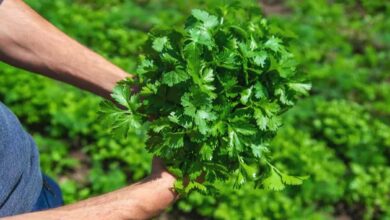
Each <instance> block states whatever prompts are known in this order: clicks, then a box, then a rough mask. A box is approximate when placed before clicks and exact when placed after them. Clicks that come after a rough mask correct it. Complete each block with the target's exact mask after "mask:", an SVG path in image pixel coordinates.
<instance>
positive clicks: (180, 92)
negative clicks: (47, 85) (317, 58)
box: [106, 6, 310, 194]
mask: <svg viewBox="0 0 390 220" xmlns="http://www.w3.org/2000/svg"><path fill="white" fill-rule="evenodd" d="M235 7H238V6H235ZM235 7H230V8H226V11H225V12H224V13H226V15H225V16H224V18H222V17H218V16H216V15H215V14H213V13H209V12H206V11H203V10H198V9H195V10H193V11H192V14H191V16H190V17H189V18H188V20H187V22H186V25H185V27H184V28H181V29H178V30H166V29H165V30H164V31H161V32H158V31H156V32H155V33H152V34H150V36H151V40H150V41H149V42H148V45H147V47H146V52H147V54H146V55H145V57H142V60H141V62H140V65H139V67H138V77H137V78H136V81H134V82H129V83H128V84H125V86H123V84H122V87H121V88H117V89H115V90H114V92H113V99H114V100H115V101H116V102H117V103H118V104H119V105H121V106H124V107H125V109H124V110H121V109H119V108H112V109H111V110H110V111H107V112H106V113H107V115H109V116H110V118H111V119H112V120H113V123H112V127H113V128H115V129H118V128H124V130H129V129H130V127H129V125H131V126H132V128H133V127H134V126H137V127H139V128H141V126H143V127H145V129H146V130H145V133H147V135H148V136H147V144H148V146H147V148H148V150H149V151H150V152H152V153H156V154H158V156H159V157H161V158H162V159H164V160H165V162H166V163H167V166H168V168H169V170H171V171H172V172H174V173H175V175H176V176H177V177H178V179H179V181H178V182H177V183H176V190H177V191H178V192H179V193H184V194H185V193H189V192H191V191H193V190H196V191H199V192H202V193H210V191H209V189H211V188H212V187H211V186H212V185H210V183H213V182H214V181H216V180H218V179H220V180H227V179H229V178H234V179H235V180H236V181H235V183H236V184H235V186H236V187H239V186H241V185H243V184H246V183H248V182H252V183H254V185H255V186H258V187H260V186H261V187H263V188H266V189H273V190H281V189H283V188H284V187H285V185H286V184H287V185H295V184H300V183H301V182H302V180H303V178H299V177H291V176H288V175H285V174H283V173H282V172H280V171H279V170H277V169H276V168H275V167H274V166H273V165H272V164H271V163H270V162H269V158H270V154H271V150H272V146H271V145H270V141H271V140H272V138H273V137H274V135H275V134H276V132H277V131H278V129H279V128H280V126H282V120H281V117H280V115H281V114H282V113H283V112H284V111H285V110H287V109H288V108H290V107H291V106H292V105H293V104H294V103H295V102H296V100H297V98H298V96H299V95H306V94H307V91H308V89H310V86H308V85H307V84H304V83H302V82H301V81H299V80H297V78H298V77H296V76H295V75H296V63H295V61H294V59H293V58H294V57H293V56H292V54H291V53H289V52H288V50H287V48H286V44H285V43H284V40H283V37H282V36H280V35H276V34H271V33H269V27H267V25H268V24H267V22H255V20H256V21H258V19H257V18H256V17H257V16H259V15H251V14H250V13H252V12H253V10H248V11H247V13H243V12H245V10H236V8H235ZM238 15H240V18H239V19H238V18H237V16H238ZM134 84H138V85H137V86H139V87H140V91H141V92H140V93H138V94H131V93H130V91H131V90H130V88H131V87H132V86H134ZM136 100H138V105H136V103H135V101H136ZM113 107H115V106H113ZM136 120H137V121H136ZM130 123H134V126H133V125H132V124H130ZM126 126H127V127H126ZM260 172H261V173H260ZM201 174H203V175H204V178H205V182H203V183H198V182H196V181H195V180H196V179H197V178H198V177H199V176H200V175H201ZM186 178H187V179H188V183H187V182H186V184H185V183H184V182H182V181H181V179H186ZM206 186H207V187H206Z"/></svg>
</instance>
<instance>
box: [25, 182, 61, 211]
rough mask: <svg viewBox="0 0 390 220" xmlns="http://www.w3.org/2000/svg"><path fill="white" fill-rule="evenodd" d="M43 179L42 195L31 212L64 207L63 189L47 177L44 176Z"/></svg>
mask: <svg viewBox="0 0 390 220" xmlns="http://www.w3.org/2000/svg"><path fill="white" fill-rule="evenodd" d="M42 178H43V186H42V191H41V194H40V195H39V198H38V201H37V202H36V203H35V205H34V207H33V209H32V210H31V211H34V212H35V211H43V210H47V209H52V208H57V207H60V206H62V205H64V201H63V199H62V193H61V189H60V187H59V186H58V185H57V183H56V182H54V180H52V179H51V178H50V177H48V176H46V175H42Z"/></svg>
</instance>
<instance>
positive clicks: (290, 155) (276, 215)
mask: <svg viewBox="0 0 390 220" xmlns="http://www.w3.org/2000/svg"><path fill="white" fill-rule="evenodd" d="M248 1H249V0H248ZM27 2H28V3H29V4H30V5H31V6H32V7H33V8H35V9H36V10H37V11H38V12H40V13H41V14H42V15H43V16H44V17H45V18H47V19H48V20H49V21H51V22H52V23H54V24H55V25H56V26H57V27H59V28H60V29H62V30H63V31H64V32H65V33H67V34H69V35H70V36H72V37H74V38H76V39H77V40H78V41H80V42H82V43H83V44H85V45H86V46H88V47H90V48H91V49H93V50H95V51H96V52H98V53H100V54H102V55H103V56H105V57H106V58H108V59H109V60H111V61H112V62H114V63H115V64H117V65H119V66H121V67H122V68H124V69H125V70H126V71H128V72H130V73H131V72H134V69H135V66H136V64H137V60H138V55H139V51H140V46H141V45H142V43H143V42H144V41H145V40H146V38H147V31H148V30H149V29H150V28H151V27H153V25H177V24H180V23H181V22H182V21H183V19H184V18H185V17H186V16H187V15H188V14H189V12H190V10H191V9H192V8H194V7H201V8H207V7H210V6H213V5H215V4H216V3H217V2H219V1H218V0H190V1H181V0H111V1H106V0H94V1H92V0H73V1H71V0H38V1H32V0H28V1H27ZM259 2H260V4H261V5H262V11H263V13H265V14H266V16H267V17H268V18H269V19H270V20H272V22H273V23H275V24H278V26H279V27H281V28H282V29H284V30H288V31H289V32H291V33H289V34H291V35H292V36H295V40H294V42H293V43H292V48H291V50H292V51H294V54H295V56H296V57H297V59H298V60H299V62H300V63H301V66H300V69H301V71H304V72H306V73H307V74H308V76H309V78H310V80H311V81H312V83H313V90H312V91H311V96H310V97H309V98H306V99H305V100H303V101H301V102H299V103H298V105H297V106H296V107H295V108H294V109H293V110H291V111H290V112H288V114H287V115H286V117H285V119H284V126H283V128H282V129H281V131H280V132H279V134H278V135H277V137H276V139H275V140H274V142H273V144H272V150H273V155H274V161H276V165H277V166H278V167H280V168H283V169H285V170H288V171H290V172H291V173H292V174H295V173H296V174H308V175H310V179H309V180H307V181H305V183H304V184H303V185H302V186H297V187H288V188H287V190H284V191H282V192H269V191H264V190H254V189H252V188H251V186H245V187H243V188H242V189H240V190H235V189H233V188H232V187H231V184H220V186H219V188H220V189H221V193H220V195H218V196H215V197H208V196H202V195H200V194H196V193H194V194H192V195H191V196H189V197H188V198H185V199H182V200H181V201H179V202H178V203H177V204H175V205H174V206H173V207H172V208H171V209H170V210H168V211H167V212H166V213H164V214H163V215H162V216H160V217H158V219H196V220H198V219H226V220H230V219H233V220H234V219H240V220H241V219H243V220H247V219H248V220H249V219H390V117H389V116H390V62H389V61H390V19H389V18H390V2H389V1H384V0H332V1H330V0H301V1H296V0H287V1H280V0H268V1H259ZM259 13H261V12H259ZM0 100H1V101H2V102H4V103H5V104H7V105H8V106H9V107H10V108H11V109H12V110H13V111H14V112H15V114H16V115H18V117H19V118H20V119H21V121H22V123H23V124H24V125H25V127H26V129H27V130H28V131H29V132H30V133H31V134H32V135H33V137H34V139H35V141H36V142H37V144H38V146H39V149H40V152H41V166H42V169H43V170H44V172H46V173H47V174H48V175H50V176H53V177H55V178H56V179H57V180H58V181H59V182H60V184H61V187H62V190H63V192H64V197H65V200H66V202H67V203H71V202H75V201H77V200H80V199H83V198H87V197H90V196H92V195H97V194H101V193H104V192H108V191H112V190H114V189H117V188H119V187H121V186H125V185H127V184H130V183H132V182H135V181H137V180H139V179H142V178H143V177H144V176H146V175H147V174H148V172H149V169H150V160H151V155H149V154H148V153H147V152H146V151H145V150H144V145H143V143H142V140H140V139H138V138H137V137H135V136H131V137H130V138H128V139H127V140H120V139H114V138H112V137H111V136H110V134H109V133H108V132H107V130H106V129H105V128H104V127H103V126H102V125H101V124H100V123H99V120H98V109H99V107H98V105H99V102H100V99H99V98H97V97H95V96H93V95H91V94H88V93H85V92H82V91H80V90H78V89H75V88H73V87H70V86H68V85H64V84H62V83H59V82H55V81H52V80H49V79H46V78H44V77H41V76H37V75H32V74H28V73H26V72H24V71H22V70H18V69H15V68H13V67H10V66H8V65H6V64H3V63H0Z"/></svg>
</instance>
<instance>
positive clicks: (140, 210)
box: [0, 0, 176, 220]
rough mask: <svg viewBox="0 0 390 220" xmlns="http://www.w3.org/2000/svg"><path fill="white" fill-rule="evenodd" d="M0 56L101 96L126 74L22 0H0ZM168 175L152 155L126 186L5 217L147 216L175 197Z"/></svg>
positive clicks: (99, 217)
mask: <svg viewBox="0 0 390 220" xmlns="http://www.w3.org/2000/svg"><path fill="white" fill-rule="evenodd" d="M0 60H3V61H5V62H7V63H9V64H12V65H14V66H16V67H20V68H24V69H27V70H30V71H32V72H36V73H40V74H43V75H45V76H48V77H51V78H53V79H57V80H61V81H64V82H66V83H69V84H72V85H74V86H77V87H79V88H81V89H84V90H88V91H90V92H93V93H95V94H98V95H100V96H102V97H109V94H110V92H111V90H112V88H113V87H114V86H115V84H116V82H117V81H120V80H122V79H124V78H126V77H129V76H130V75H128V74H127V73H125V72H124V71H123V70H121V69H120V68H118V67H116V66H115V65H113V64H111V63H110V62H108V61H106V60H105V59H104V58H102V57H101V56H99V55H97V54H96V53H94V52H92V51H90V50H89V49H87V48H85V47H83V46H82V45H81V44H79V43H77V42H76V41H75V40H72V39H71V38H69V37H68V36H66V35H65V34H63V33H62V32H61V31H59V30H58V29H57V28H55V27H54V26H53V25H51V24H50V23H49V22H47V21H46V20H44V19H43V18H42V17H40V16H39V15H38V14H37V13H35V12H34V11H33V10H32V9H31V8H30V7H28V6H27V5H26V4H25V3H24V2H23V1H22V0H0ZM174 181H175V178H174V177H173V176H172V175H171V174H169V173H168V172H167V171H166V170H165V169H164V166H163V165H162V162H161V161H159V160H154V165H153V172H152V175H151V176H150V177H149V178H147V179H145V180H143V181H141V182H139V183H136V184H134V185H131V186H129V187H125V188H123V189H120V190H117V191H114V192H111V193H108V194H105V195H101V196H98V197H95V198H90V199H88V200H85V201H81V202H78V203H75V204H72V205H68V206H64V207H61V208H57V209H53V210H49V211H43V212H36V213H29V214H24V215H19V216H14V217H9V218H6V219H7V220H8V219H9V220H18V219H33V220H34V219H48V220H51V219H75V220H78V219H80V220H81V219H97V220H99V219H105V220H106V219H107V220H110V219H113V220H116V219H118V220H121V219H148V218H151V217H153V216H155V215H157V214H158V213H159V212H161V211H162V210H164V209H165V208H166V207H168V206H169V205H170V204H171V203H172V202H173V201H174V200H175V199H176V194H175V193H174V192H173V191H172V187H173V183H174Z"/></svg>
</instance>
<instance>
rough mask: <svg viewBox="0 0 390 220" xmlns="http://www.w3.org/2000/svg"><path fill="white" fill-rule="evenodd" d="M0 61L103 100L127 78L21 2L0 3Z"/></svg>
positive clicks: (16, 0)
mask: <svg viewBox="0 0 390 220" xmlns="http://www.w3.org/2000/svg"><path fill="white" fill-rule="evenodd" d="M91 34H92V33H91ZM0 60H3V61H5V62H7V63H9V64H11V65H14V66H16V67H20V68H24V69H27V70H30V71H32V72H36V73H40V74H43V75H45V76H48V77H51V78H53V79H56V80H60V81H63V82H66V83H69V84H72V85H74V86H77V87H79V88H81V89H84V90H87V91H90V92H93V93H95V94H97V95H100V96H102V97H106V98H107V97H109V94H110V92H111V90H112V88H113V87H114V86H115V84H116V82H118V81H120V80H122V79H124V78H126V77H129V76H131V75H129V74H127V73H125V72H124V71H123V70H121V69H120V68H118V67H116V66H115V65H113V64H111V63H110V62H108V61H107V60H105V59H104V58H103V57H101V56H99V55H98V54H96V53H94V52H92V51H91V50H89V49H87V48H86V47H84V46H82V45H81V44H79V43H78V42H76V41H75V40H73V39H71V38H70V37H68V36H66V35H65V34H64V33H62V32H61V31H60V30H58V29H57V28H56V27H54V26H53V25H51V24H50V23H49V22H47V21H46V20H45V19H43V18H42V17H41V16H40V15H38V14H37V13H36V12H35V11H33V10H32V9H31V8H30V7H29V6H28V5H26V4H25V3H24V2H23V1H22V0H4V1H3V2H1V0H0Z"/></svg>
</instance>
